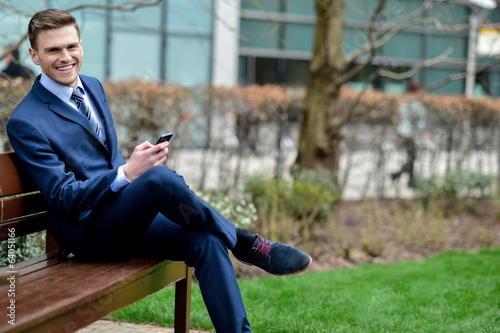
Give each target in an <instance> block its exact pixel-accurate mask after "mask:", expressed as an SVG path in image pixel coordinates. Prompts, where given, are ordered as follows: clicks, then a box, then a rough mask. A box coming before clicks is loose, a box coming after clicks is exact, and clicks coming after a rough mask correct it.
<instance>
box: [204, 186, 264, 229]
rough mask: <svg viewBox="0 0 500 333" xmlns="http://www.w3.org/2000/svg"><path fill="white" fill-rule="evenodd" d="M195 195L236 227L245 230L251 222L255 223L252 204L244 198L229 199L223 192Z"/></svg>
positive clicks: (254, 210) (211, 191) (255, 211)
mask: <svg viewBox="0 0 500 333" xmlns="http://www.w3.org/2000/svg"><path fill="white" fill-rule="evenodd" d="M196 194H197V195H198V196H199V197H200V198H201V199H202V200H203V201H205V202H206V203H208V204H209V205H210V206H212V207H214V208H215V209H216V210H217V211H218V212H219V213H221V214H222V216H224V217H225V218H227V219H228V220H229V221H231V222H233V223H234V224H235V225H236V226H237V227H241V228H247V227H248V226H249V225H250V224H251V223H252V222H255V221H257V209H256V208H255V206H254V204H253V203H252V202H249V201H247V200H246V199H244V198H235V197H230V196H228V195H226V194H225V193H223V191H216V190H210V191H203V192H197V193H196Z"/></svg>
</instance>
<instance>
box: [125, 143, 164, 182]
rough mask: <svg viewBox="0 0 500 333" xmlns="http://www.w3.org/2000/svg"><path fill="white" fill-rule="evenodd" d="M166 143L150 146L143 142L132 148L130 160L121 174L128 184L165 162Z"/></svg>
mask: <svg viewBox="0 0 500 333" xmlns="http://www.w3.org/2000/svg"><path fill="white" fill-rule="evenodd" d="M168 144H169V143H168V141H165V142H162V143H159V144H157V145H156V146H155V145H152V144H151V143H150V142H148V141H145V142H143V143H141V144H140V145H138V146H136V147H135V148H134V151H133V152H132V156H130V160H129V161H128V162H127V163H126V164H125V165H124V166H123V172H124V173H125V177H126V178H127V180H128V181H129V182H133V181H134V180H135V179H137V177H139V176H140V175H142V174H143V173H144V172H146V171H148V170H149V169H151V168H152V167H155V166H158V165H162V164H163V163H165V161H166V160H167V154H168Z"/></svg>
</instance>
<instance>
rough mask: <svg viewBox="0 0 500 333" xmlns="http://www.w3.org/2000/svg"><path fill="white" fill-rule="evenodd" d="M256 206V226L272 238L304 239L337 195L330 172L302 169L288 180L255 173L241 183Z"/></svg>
mask: <svg viewBox="0 0 500 333" xmlns="http://www.w3.org/2000/svg"><path fill="white" fill-rule="evenodd" d="M245 191H246V192H248V193H249V194H250V195H251V196H252V200H253V202H254V203H255V206H256V207H257V211H258V216H259V226H260V229H261V230H263V231H264V232H265V231H267V232H268V233H269V234H270V236H271V237H272V238H273V239H281V240H282V241H284V242H288V241H289V238H290V237H292V236H300V237H301V238H302V240H303V241H308V240H309V238H310V235H311V231H313V232H314V228H315V227H319V228H321V227H322V226H324V223H325V222H327V221H328V220H329V219H330V218H331V216H332V213H333V211H334V209H335V204H336V203H337V201H338V200H339V198H340V193H339V191H338V190H337V187H336V185H335V182H334V178H333V176H332V175H331V173H330V172H328V171H326V170H324V171H317V170H304V171H301V172H297V173H296V175H295V178H294V179H293V180H291V181H288V180H284V179H269V178H266V177H255V178H254V179H252V180H250V181H249V182H247V183H246V185H245Z"/></svg>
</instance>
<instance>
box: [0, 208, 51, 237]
mask: <svg viewBox="0 0 500 333" xmlns="http://www.w3.org/2000/svg"><path fill="white" fill-rule="evenodd" d="M9 228H14V229H15V231H16V237H19V236H25V235H29V234H32V233H34V232H38V231H42V230H46V229H47V222H46V216H45V214H41V215H36V216H28V217H24V218H21V219H18V220H11V221H8V222H3V223H1V224H0V242H1V241H5V240H7V239H9V233H8V230H9Z"/></svg>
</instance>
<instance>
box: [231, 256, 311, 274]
mask: <svg viewBox="0 0 500 333" xmlns="http://www.w3.org/2000/svg"><path fill="white" fill-rule="evenodd" d="M308 256H309V264H307V266H306V267H305V268H303V269H301V270H300V271H296V272H293V273H287V274H275V273H269V272H268V271H266V270H265V269H263V268H260V267H258V266H255V267H257V268H260V269H262V270H263V271H264V272H266V273H267V274H271V275H274V276H291V275H297V274H300V273H303V272H305V271H307V270H308V269H309V267H311V265H312V262H313V259H312V258H311V256H310V255H308ZM235 258H236V257H235ZM236 260H238V261H239V262H241V263H242V264H244V265H247V266H254V265H252V264H250V263H248V262H245V261H243V260H240V259H238V258H236Z"/></svg>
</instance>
